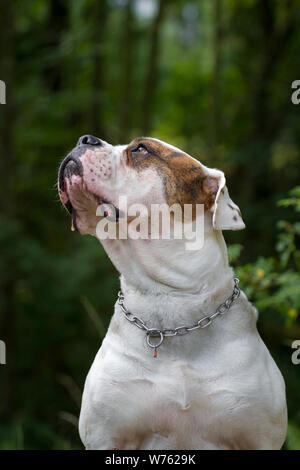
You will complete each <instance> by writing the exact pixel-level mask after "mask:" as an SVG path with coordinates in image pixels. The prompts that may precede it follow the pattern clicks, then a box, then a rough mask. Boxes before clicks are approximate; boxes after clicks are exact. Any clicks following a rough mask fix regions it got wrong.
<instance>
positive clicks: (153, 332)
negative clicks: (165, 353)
mask: <svg viewBox="0 0 300 470" xmlns="http://www.w3.org/2000/svg"><path fill="white" fill-rule="evenodd" d="M233 281H234V288H233V292H232V294H231V296H230V297H228V298H227V299H226V300H225V302H223V303H222V304H221V305H219V307H218V308H217V309H216V311H215V312H214V313H212V314H210V315H206V316H205V317H202V318H200V320H198V321H197V323H195V324H194V325H190V326H178V327H177V328H163V329H158V328H148V327H147V325H146V324H145V323H144V322H143V320H141V318H139V317H137V316H135V315H133V314H132V313H131V312H129V311H128V310H127V309H126V307H125V305H124V295H123V293H122V291H119V294H118V304H119V305H120V307H121V310H122V312H123V313H124V316H125V318H126V320H128V321H129V322H130V323H132V324H133V325H135V326H137V327H138V328H140V330H144V331H145V332H146V339H147V344H148V346H149V347H150V348H153V349H154V357H157V348H159V346H160V345H161V344H162V342H163V340H164V339H165V338H166V337H168V336H181V335H186V334H187V333H189V332H190V331H194V330H198V329H203V328H206V327H207V326H209V325H210V324H211V323H212V321H213V320H214V319H215V318H216V317H217V316H218V315H224V313H225V312H226V311H227V310H229V309H230V307H231V305H232V304H233V302H234V301H235V300H236V299H237V298H238V297H239V295H240V288H239V282H240V281H239V279H237V278H234V280H233ZM153 338H158V341H157V342H156V343H155V342H152V340H153Z"/></svg>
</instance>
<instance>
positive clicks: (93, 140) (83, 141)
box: [77, 134, 102, 147]
mask: <svg viewBox="0 0 300 470" xmlns="http://www.w3.org/2000/svg"><path fill="white" fill-rule="evenodd" d="M79 145H100V146H101V145H102V140H101V139H98V137H95V136H93V135H89V134H87V135H82V136H81V137H79V140H78V142H77V147H78V146H79Z"/></svg>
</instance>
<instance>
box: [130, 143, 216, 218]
mask: <svg viewBox="0 0 300 470" xmlns="http://www.w3.org/2000/svg"><path fill="white" fill-rule="evenodd" d="M125 152H126V156H127V165H128V166H129V167H131V168H134V169H136V170H137V171H138V172H140V171H143V170H144V169H146V168H153V169H155V170H156V171H157V173H158V174H159V176H160V177H161V179H162V182H163V185H164V188H165V197H166V202H167V204H169V206H171V205H172V204H176V203H177V204H180V205H181V206H183V205H184V204H193V205H195V204H204V208H205V210H208V209H210V208H211V206H212V205H213V204H214V201H215V197H216V194H217V191H218V182H217V180H216V178H212V177H210V176H208V175H207V174H206V173H205V170H204V168H203V167H202V166H201V165H200V163H199V162H197V161H196V160H194V159H193V158H192V157H190V156H189V155H187V154H186V153H184V152H182V151H180V150H179V149H176V148H173V147H171V146H169V145H167V144H164V143H162V142H160V141H157V140H156V139H151V138H149V137H139V138H136V139H134V140H133V141H132V142H131V143H130V144H129V145H128V146H127V148H126V149H125Z"/></svg>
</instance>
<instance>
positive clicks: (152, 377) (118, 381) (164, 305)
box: [58, 135, 287, 450]
mask: <svg viewBox="0 0 300 470" xmlns="http://www.w3.org/2000/svg"><path fill="white" fill-rule="evenodd" d="M58 187H59V194H60V199H61V201H62V203H63V205H64V206H65V207H66V208H67V210H68V211H69V212H70V214H71V216H72V227H73V229H74V230H77V231H79V232H80V233H81V234H90V235H93V236H95V237H97V238H99V236H98V231H97V225H98V224H99V221H103V220H105V218H109V219H110V221H111V222H110V223H111V224H114V225H115V226H118V225H119V224H120V214H123V215H124V212H125V210H126V209H124V207H120V206H119V200H120V195H122V196H126V200H127V204H128V207H129V206H132V205H134V204H143V205H144V206H145V207H146V208H150V206H151V205H152V204H167V205H168V207H171V206H172V205H173V204H178V205H179V206H180V207H182V206H184V205H186V204H190V205H192V206H193V207H194V206H195V205H200V206H201V207H203V220H204V223H203V226H204V242H203V246H202V247H201V249H198V250H187V249H186V245H185V243H186V240H185V239H184V238H183V239H175V238H171V239H153V240H152V239H150V240H149V239H143V238H140V239H130V238H127V239H123V238H122V237H120V236H119V235H117V237H116V239H110V238H106V239H100V241H101V243H102V244H103V247H104V249H105V250H106V252H107V254H108V256H109V257H110V259H111V261H112V262H113V264H114V265H115V267H116V268H117V270H118V271H119V272H120V273H121V277H120V282H121V294H120V296H119V301H117V302H116V305H115V311H114V315H113V317H112V319H111V322H110V326H109V329H108V332H107V334H106V337H105V339H104V340H103V343H102V345H101V348H100V350H99V351H98V353H97V355H96V357H95V360H94V362H93V364H92V366H91V369H90V371H89V373H88V376H87V379H86V383H85V387H84V392H83V398H82V407H81V413H80V420H79V433H80V436H81V440H82V442H83V444H84V446H85V448H86V449H120V450H133V449H165V450H168V449H176V450H179V449H184V450H188V449H200V450H202V449H203V450H226V449H229V450H231V449H236V450H240V449H280V448H281V447H282V445H283V443H284V440H285V436H286V427H287V408H286V397H285V384H284V380H283V377H282V375H281V373H280V371H279V369H278V368H277V366H276V364H275V362H274V360H273V359H272V357H271V355H270V353H269V351H268V349H267V347H266V346H265V344H264V343H263V341H262V339H261V338H260V336H259V334H258V331H257V328H256V321H257V311H256V309H255V308H254V307H253V306H252V304H251V303H250V302H249V301H248V300H247V297H246V295H245V294H244V293H243V292H242V291H239V290H237V281H234V280H233V272H232V269H231V268H230V267H229V265H228V258H227V249H226V244H225V241H224V238H223V235H222V230H241V229H243V228H244V227H245V225H244V222H243V219H242V215H241V212H240V209H239V208H238V206H237V205H236V204H235V203H234V202H233V201H232V200H231V199H230V196H229V193H228V189H227V186H226V180H225V176H224V173H223V172H222V171H220V170H216V169H211V168H208V167H206V166H205V165H203V164H202V163H200V162H199V161H198V160H196V159H195V158H193V157H191V156H190V155H188V154H187V153H185V152H183V151H182V150H180V149H178V148H177V147H174V146H172V145H169V144H167V143H165V142H162V141H160V140H158V139H155V138H150V137H146V138H144V137H141V138H137V139H134V140H133V141H132V142H131V143H130V144H129V145H116V146H113V145H110V144H109V143H107V142H104V141H103V140H101V139H99V138H97V137H94V136H91V135H85V136H82V137H81V138H80V139H79V141H78V143H77V145H76V147H75V148H74V149H73V150H72V151H71V152H70V153H69V155H68V156H67V157H66V158H65V159H64V160H63V161H62V163H61V165H60V169H59V175H58ZM99 205H101V206H102V211H101V213H100V214H99V212H97V207H99ZM195 217H196V216H195V213H193V221H194V222H195ZM233 293H234V294H233ZM228 299H231V300H229V301H228ZM226 302H227V303H226ZM228 302H229V303H228ZM220 305H221V306H222V307H224V305H225V307H224V308H223V309H221V310H223V311H222V315H221V314H220V315H218V314H217V312H218V307H219V306H220ZM224 310H226V312H224ZM214 313H216V315H213V314H214ZM224 313H226V314H224ZM203 318H204V323H203V322H202V320H203ZM199 319H200V321H199ZM128 320H130V321H128ZM143 325H144V326H145V327H144V326H143ZM190 325H196V327H195V328H190V330H189V331H187V326H190ZM137 326H139V328H137ZM199 326H201V328H200V327H199ZM205 326H207V328H204V327H205ZM176 328H177V330H176V331H177V333H175V334H174V331H175V329H176ZM168 332H169V335H168V334H167V333H168ZM181 333H187V334H181ZM155 356H156V357H155Z"/></svg>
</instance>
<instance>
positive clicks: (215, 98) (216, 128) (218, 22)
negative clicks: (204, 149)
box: [210, 0, 223, 158]
mask: <svg viewBox="0 0 300 470" xmlns="http://www.w3.org/2000/svg"><path fill="white" fill-rule="evenodd" d="M213 8H214V11H213V21H214V25H213V76H212V89H211V119H210V121H211V125H210V146H211V156H212V158H216V157H217V146H218V142H219V140H220V102H221V91H220V84H221V54H222V36H223V34H222V0H214V3H213Z"/></svg>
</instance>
